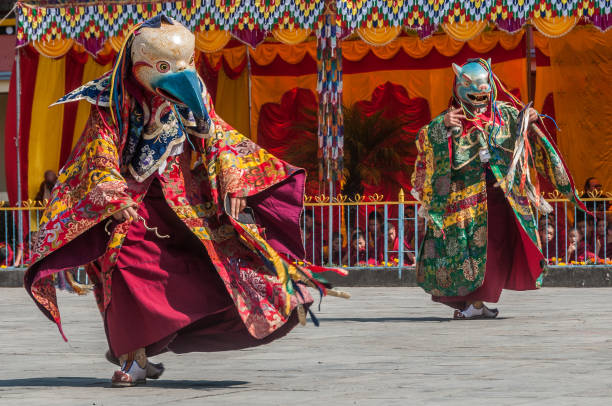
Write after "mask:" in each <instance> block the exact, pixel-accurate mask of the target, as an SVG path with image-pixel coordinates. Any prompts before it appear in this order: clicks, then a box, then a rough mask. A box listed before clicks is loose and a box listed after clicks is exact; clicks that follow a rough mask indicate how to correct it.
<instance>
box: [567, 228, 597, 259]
mask: <svg viewBox="0 0 612 406" xmlns="http://www.w3.org/2000/svg"><path fill="white" fill-rule="evenodd" d="M581 225H582V227H580V226H581ZM594 258H595V251H594V250H593V247H592V246H590V245H589V244H588V242H587V244H585V243H584V222H582V223H577V224H576V227H575V228H573V229H572V230H571V231H570V232H569V245H568V247H567V258H566V262H568V263H571V262H572V261H577V262H582V261H586V260H587V259H591V260H592V259H594Z"/></svg>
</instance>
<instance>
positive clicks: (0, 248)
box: [0, 242, 13, 267]
mask: <svg viewBox="0 0 612 406" xmlns="http://www.w3.org/2000/svg"><path fill="white" fill-rule="evenodd" d="M12 260H13V252H12V250H11V247H10V246H8V245H6V244H5V243H3V242H0V266H2V267H9V266H11V265H12V264H11V261H12Z"/></svg>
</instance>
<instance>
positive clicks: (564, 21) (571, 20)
mask: <svg viewBox="0 0 612 406" xmlns="http://www.w3.org/2000/svg"><path fill="white" fill-rule="evenodd" d="M576 23H578V17H575V16H571V17H534V18H532V19H531V24H533V26H534V27H535V28H536V29H537V30H538V31H539V32H541V33H542V34H544V35H545V36H547V37H550V38H558V37H561V36H563V35H565V34H567V33H568V32H570V31H571V30H572V28H574V26H575V25H576Z"/></svg>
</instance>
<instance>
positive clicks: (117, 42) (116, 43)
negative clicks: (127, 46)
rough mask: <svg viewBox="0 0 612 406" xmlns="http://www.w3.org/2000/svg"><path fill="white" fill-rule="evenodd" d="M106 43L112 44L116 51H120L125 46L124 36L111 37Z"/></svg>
mask: <svg viewBox="0 0 612 406" xmlns="http://www.w3.org/2000/svg"><path fill="white" fill-rule="evenodd" d="M106 44H110V46H111V47H112V48H113V49H114V50H115V52H119V51H120V50H121V47H122V46H123V37H110V38H109V39H108V40H107V41H106ZM106 44H105V45H106Z"/></svg>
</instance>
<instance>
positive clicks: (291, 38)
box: [272, 28, 312, 45]
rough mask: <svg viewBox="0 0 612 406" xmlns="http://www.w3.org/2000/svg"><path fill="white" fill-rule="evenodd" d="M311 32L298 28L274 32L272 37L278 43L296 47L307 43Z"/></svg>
mask: <svg viewBox="0 0 612 406" xmlns="http://www.w3.org/2000/svg"><path fill="white" fill-rule="evenodd" d="M311 32H312V31H311V30H309V29H305V28H297V29H294V30H287V29H278V30H274V31H272V35H273V36H274V38H275V39H276V40H277V41H278V42H282V43H283V44H287V45H296V44H301V43H302V42H304V41H306V39H307V38H308V37H309V36H310V33H311Z"/></svg>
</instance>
